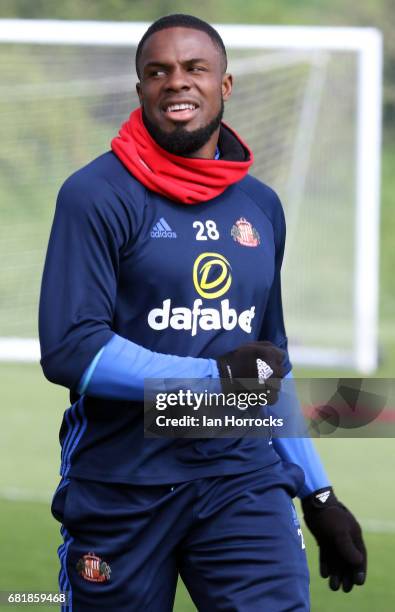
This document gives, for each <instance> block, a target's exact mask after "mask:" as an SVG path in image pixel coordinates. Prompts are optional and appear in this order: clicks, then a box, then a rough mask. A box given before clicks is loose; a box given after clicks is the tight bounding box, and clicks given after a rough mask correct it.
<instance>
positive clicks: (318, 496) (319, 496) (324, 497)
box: [316, 491, 331, 504]
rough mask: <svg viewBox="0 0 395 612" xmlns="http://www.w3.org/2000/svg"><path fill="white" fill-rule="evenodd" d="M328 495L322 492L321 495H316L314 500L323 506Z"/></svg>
mask: <svg viewBox="0 0 395 612" xmlns="http://www.w3.org/2000/svg"><path fill="white" fill-rule="evenodd" d="M330 494H331V492H330V491H323V492H322V493H317V495H316V499H319V500H320V502H321V504H325V502H326V500H327V499H328V497H329V495H330Z"/></svg>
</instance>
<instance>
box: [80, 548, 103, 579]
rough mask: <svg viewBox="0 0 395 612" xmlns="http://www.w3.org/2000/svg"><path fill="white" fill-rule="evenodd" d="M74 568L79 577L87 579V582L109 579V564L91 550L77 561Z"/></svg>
mask: <svg viewBox="0 0 395 612" xmlns="http://www.w3.org/2000/svg"><path fill="white" fill-rule="evenodd" d="M76 568H77V572H78V573H79V575H80V576H81V578H84V579H85V580H89V582H105V581H106V580H109V579H110V574H111V568H110V566H109V565H108V563H105V562H104V561H102V560H101V559H100V557H97V556H96V555H95V553H93V552H89V553H88V554H87V555H84V556H83V557H82V559H80V560H79V561H78V563H77V566H76Z"/></svg>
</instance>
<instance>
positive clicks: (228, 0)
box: [0, 0, 395, 130]
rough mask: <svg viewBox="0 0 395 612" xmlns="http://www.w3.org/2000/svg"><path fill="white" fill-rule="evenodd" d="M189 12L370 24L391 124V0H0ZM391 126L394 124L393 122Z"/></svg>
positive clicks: (93, 11)
mask: <svg viewBox="0 0 395 612" xmlns="http://www.w3.org/2000/svg"><path fill="white" fill-rule="evenodd" d="M176 12H184V13H191V14H193V15H196V16H197V17H201V18H202V19H205V20H207V21H209V22H214V23H257V24H258V23H259V24H284V25H285V24H288V25H334V26H371V27H376V28H379V29H380V30H381V31H382V32H383V35H384V45H385V72H384V77H385V78H384V81H385V88H384V121H385V125H386V126H387V127H390V126H391V127H392V128H394V124H395V3H394V0H363V1H362V2H355V0H331V2H328V1H327V0H280V1H278V0H264V1H262V0H216V1H215V2H212V1H211V0H200V1H199V2H198V3H197V2H193V1H191V0H149V1H147V0H63V2H58V1H57V0H34V1H32V0H2V1H1V3H0V17H1V18H13V17H20V18H25V19H89V20H109V21H152V20H155V19H157V18H158V17H160V16H162V15H166V14H169V13H176ZM394 130H395V128H394Z"/></svg>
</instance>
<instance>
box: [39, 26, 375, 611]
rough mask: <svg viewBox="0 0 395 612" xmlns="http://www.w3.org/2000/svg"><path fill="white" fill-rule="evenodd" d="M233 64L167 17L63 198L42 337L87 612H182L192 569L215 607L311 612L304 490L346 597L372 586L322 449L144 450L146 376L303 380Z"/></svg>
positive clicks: (211, 38)
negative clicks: (55, 390)
mask: <svg viewBox="0 0 395 612" xmlns="http://www.w3.org/2000/svg"><path fill="white" fill-rule="evenodd" d="M226 66H227V60H226V51H225V48H224V46H223V42H222V40H221V38H220V37H219V35H218V33H217V32H216V31H215V30H214V29H213V28H212V27H211V26H210V25H208V24H207V23H205V22H203V21H201V20H199V19H197V18H195V17H192V16H186V15H170V16H168V17H164V18H162V19H159V20H158V21H156V22H155V23H154V24H153V25H152V26H151V27H150V28H149V29H148V30H147V32H146V33H145V35H144V36H143V38H142V40H141V41H140V44H139V46H138V49H137V53H136V70H137V74H138V77H139V83H138V84H137V92H138V96H139V99H140V105H141V106H140V109H137V110H136V111H134V112H133V113H132V115H131V117H130V120H129V121H128V122H126V123H125V124H124V125H123V126H122V128H121V130H120V133H119V136H118V137H116V138H114V140H113V142H112V151H111V152H107V153H105V154H104V155H102V156H101V157H99V158H98V159H96V160H94V161H93V162H91V163H90V164H89V165H88V166H86V167H85V168H83V169H82V170H80V171H78V172H77V173H75V174H74V175H72V176H71V177H70V178H69V179H68V180H67V181H66V183H65V184H64V185H63V187H62V189H61V191H60V194H59V198H58V203H57V208H56V213H55V219H54V224H53V228H52V232H51V238H50V242H49V247H48V253H47V259H46V264H45V270H44V276H43V284H42V293H41V304H40V337H41V348H42V362H41V363H42V367H43V370H44V373H45V375H46V376H47V378H48V379H49V380H51V381H53V382H55V383H58V384H62V385H64V386H66V387H68V388H69V389H70V390H71V393H72V396H73V399H74V400H75V401H74V403H73V405H72V406H71V407H70V408H69V409H68V410H67V411H66V412H65V416H64V419H63V423H62V428H61V432H60V439H61V444H62V467H61V475H62V480H61V483H60V485H59V487H58V489H57V491H56V494H55V497H54V500H53V505H52V511H53V514H54V516H55V517H56V518H57V519H58V520H59V521H61V522H62V524H63V525H62V534H63V537H64V544H63V545H62V546H61V547H60V548H59V558H60V562H61V571H60V577H59V585H60V588H61V589H62V590H65V591H69V592H70V593H71V604H72V608H73V609H74V610H100V609H102V610H112V611H118V610H119V611H126V610H128V611H132V610H133V611H134V610H139V611H140V610H143V609H145V610H149V611H157V612H159V611H160V612H166V611H169V610H171V609H172V606H173V601H174V594H175V589H176V582H177V577H178V574H180V575H181V576H182V579H183V581H184V582H185V584H186V586H187V588H188V590H189V592H190V594H191V596H192V599H193V601H194V603H195V605H196V606H197V608H198V609H199V610H204V611H216V610H218V611H219V610H237V611H240V612H241V611H243V612H246V611H251V612H252V611H254V612H256V611H257V610H269V611H270V612H280V611H283V610H289V609H292V610H308V609H309V597H308V572H307V566H306V558H305V550H304V543H303V536H302V533H301V530H300V526H299V523H298V520H297V517H296V514H295V511H294V508H293V505H292V501H291V498H292V497H294V496H295V495H296V494H298V495H299V496H301V497H302V504H303V508H304V513H305V519H306V522H307V524H308V526H309V527H310V529H311V530H312V532H313V534H314V535H315V537H316V539H317V542H318V544H319V546H320V554H321V573H322V575H323V576H324V577H328V576H329V577H330V586H331V588H333V589H334V590H337V589H338V588H339V587H340V585H342V586H343V589H344V590H345V591H349V590H351V588H352V586H353V584H362V583H363V582H364V579H365V571H366V553H365V549H364V546H363V542H362V537H361V532H360V528H359V525H358V523H357V522H356V521H355V519H354V517H353V516H352V515H351V514H350V513H349V512H348V510H347V509H346V508H345V507H344V506H342V505H341V504H340V503H339V502H338V501H337V499H336V497H335V495H334V493H333V490H332V488H331V487H330V485H329V481H328V480H327V477H326V475H325V473H324V470H323V468H322V466H321V464H320V462H319V459H318V457H317V455H316V453H315V451H314V449H313V447H312V446H311V444H310V441H309V440H303V439H302V440H298V439H289V440H286V439H277V440H274V441H273V443H271V441H270V440H269V439H268V438H266V437H261V438H254V437H251V438H248V437H246V438H238V439H235V438H218V439H197V440H194V439H179V440H170V439H150V438H144V435H143V413H142V399H143V387H144V379H146V378H151V379H156V378H158V379H171V378H172V379H174V378H185V379H188V378H189V379H190V378H195V379H199V378H200V379H211V380H214V381H215V380H217V379H218V378H219V375H220V373H221V377H222V379H223V384H224V385H225V386H226V384H228V385H232V384H233V380H234V379H238V378H243V377H244V378H253V379H255V380H257V381H259V382H268V380H267V378H268V376H270V373H272V372H273V374H274V375H276V376H280V377H281V376H283V375H289V372H290V370H291V364H290V362H289V359H288V354H287V340H286V335H285V331H284V324H283V316H282V307H281V290H280V268H281V263H282V257H283V251H284V240H285V224H284V216H283V212H282V208H281V204H280V202H279V200H278V197H277V196H276V194H275V193H274V192H273V191H272V190H271V189H270V188H269V187H267V186H265V185H264V184H262V183H260V182H259V181H257V180H256V179H253V178H252V177H250V176H248V175H247V171H248V169H249V167H250V165H251V163H252V153H251V151H250V150H249V148H248V146H247V145H246V144H245V143H243V141H242V140H241V139H240V137H239V136H238V135H237V134H236V133H235V132H233V131H232V130H231V129H230V128H229V127H227V126H226V125H225V124H223V123H221V119H222V115H223V106H224V102H226V101H227V100H228V99H229V97H230V95H231V91H232V77H231V75H230V74H228V73H227V72H226ZM224 381H225V382H224ZM269 382H270V378H269ZM274 447H275V448H274ZM301 468H302V469H301ZM65 609H71V606H70V607H69V608H67V606H66V607H65Z"/></svg>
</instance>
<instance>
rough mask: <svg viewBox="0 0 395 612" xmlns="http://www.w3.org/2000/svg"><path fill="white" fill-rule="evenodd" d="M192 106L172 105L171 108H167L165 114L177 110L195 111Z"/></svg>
mask: <svg viewBox="0 0 395 612" xmlns="http://www.w3.org/2000/svg"><path fill="white" fill-rule="evenodd" d="M195 108H196V107H195V105H194V104H172V106H168V107H167V109H166V112H170V113H171V112H173V111H179V110H195Z"/></svg>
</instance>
